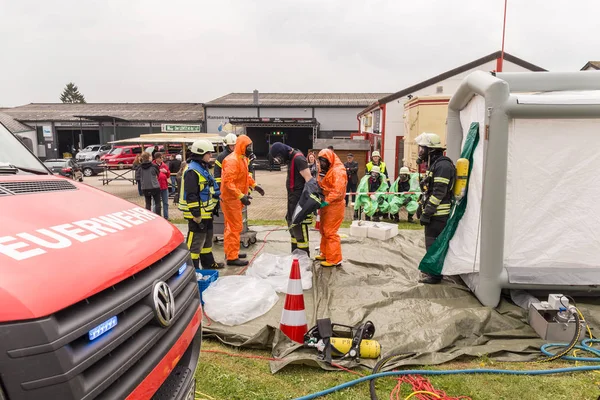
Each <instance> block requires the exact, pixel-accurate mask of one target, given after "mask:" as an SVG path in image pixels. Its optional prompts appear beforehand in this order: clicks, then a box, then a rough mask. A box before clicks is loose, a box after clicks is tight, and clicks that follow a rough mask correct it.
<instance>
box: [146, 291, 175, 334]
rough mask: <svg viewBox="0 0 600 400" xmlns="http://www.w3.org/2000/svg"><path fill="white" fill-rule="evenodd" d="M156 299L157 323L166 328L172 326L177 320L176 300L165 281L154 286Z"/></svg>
mask: <svg viewBox="0 0 600 400" xmlns="http://www.w3.org/2000/svg"><path fill="white" fill-rule="evenodd" d="M152 297H153V299H154V315H156V319H157V321H158V322H159V323H160V325H161V326H162V327H164V328H166V327H167V326H169V325H171V322H173V318H175V298H174V297H173V292H172V291H171V288H170V287H169V285H167V284H166V283H165V282H163V281H158V282H156V283H155V284H154V289H153V291H152Z"/></svg>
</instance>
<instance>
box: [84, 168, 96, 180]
mask: <svg viewBox="0 0 600 400" xmlns="http://www.w3.org/2000/svg"><path fill="white" fill-rule="evenodd" d="M83 175H84V176H87V177H88V178H89V177H90V176H92V175H94V170H92V169H91V168H84V169H83Z"/></svg>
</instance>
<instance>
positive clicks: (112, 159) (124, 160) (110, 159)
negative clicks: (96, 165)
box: [100, 145, 142, 168]
mask: <svg viewBox="0 0 600 400" xmlns="http://www.w3.org/2000/svg"><path fill="white" fill-rule="evenodd" d="M138 154H142V146H140V145H133V146H114V147H113V148H112V149H111V151H109V152H108V153H107V154H105V155H103V156H102V157H100V160H101V161H103V162H104V163H105V164H107V165H108V166H109V167H119V168H124V167H125V166H130V165H132V164H133V161H134V160H135V157H136V156H137V155H138Z"/></svg>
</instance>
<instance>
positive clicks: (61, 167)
mask: <svg viewBox="0 0 600 400" xmlns="http://www.w3.org/2000/svg"><path fill="white" fill-rule="evenodd" d="M44 165H46V167H48V169H49V170H50V171H52V172H53V173H54V174H57V175H61V176H64V177H67V178H71V179H75V180H78V181H80V182H81V181H83V176H82V173H81V167H80V166H79V164H77V163H76V162H75V161H74V160H73V159H72V158H58V159H53V160H52V159H51V160H46V161H44Z"/></svg>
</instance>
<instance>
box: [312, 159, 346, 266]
mask: <svg viewBox="0 0 600 400" xmlns="http://www.w3.org/2000/svg"><path fill="white" fill-rule="evenodd" d="M317 181H318V183H319V186H320V187H321V189H322V190H323V194H324V195H325V200H324V201H323V202H322V203H321V224H320V229H319V231H320V232H321V246H320V248H319V249H320V251H321V254H320V255H318V256H317V257H316V259H317V260H319V261H321V265H322V266H323V267H337V266H339V265H341V263H342V244H341V240H340V235H338V233H337V232H338V229H340V226H341V225H342V222H343V221H344V211H345V209H346V205H345V202H344V199H345V197H346V185H347V183H348V174H347V173H346V167H344V164H342V161H341V160H340V158H339V157H338V156H337V155H336V154H335V153H334V152H333V151H332V150H330V149H324V150H321V151H320V152H319V177H318V180H317Z"/></svg>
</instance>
